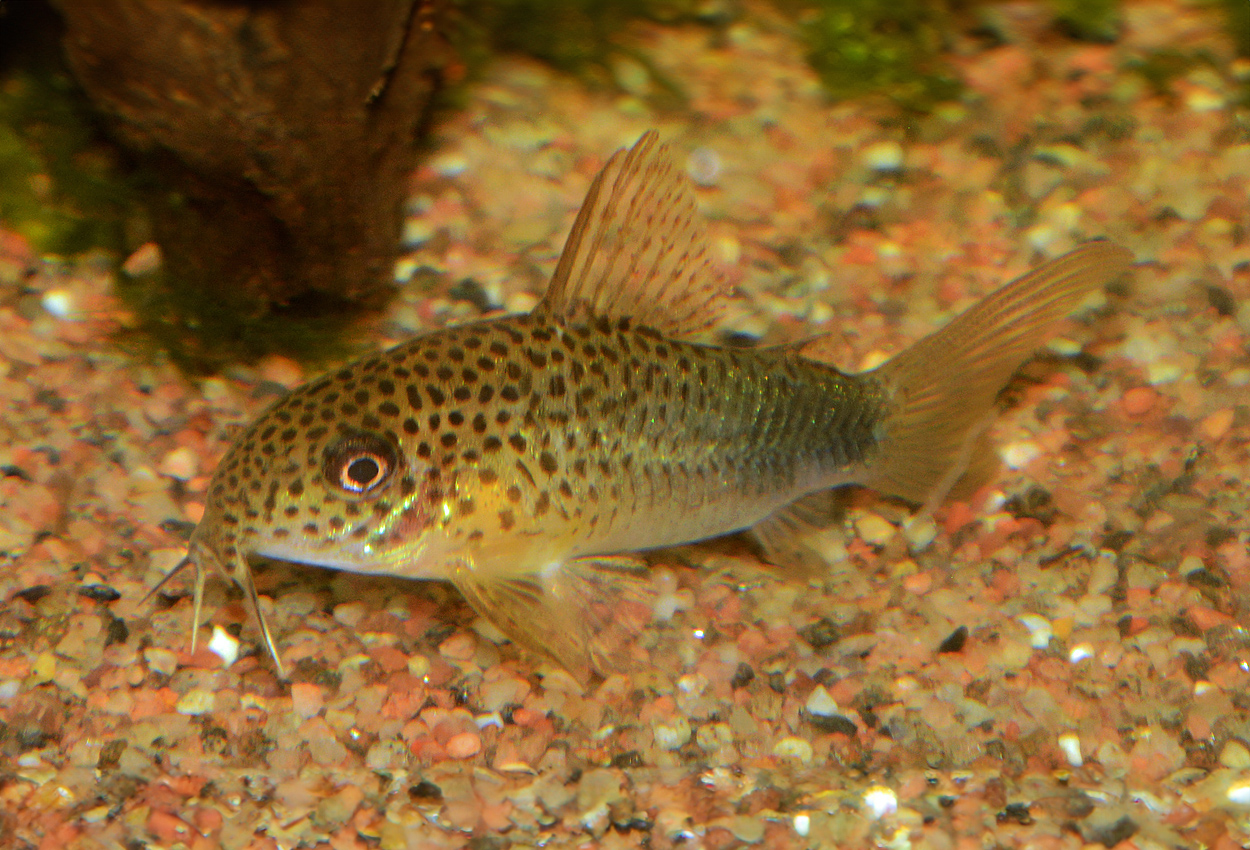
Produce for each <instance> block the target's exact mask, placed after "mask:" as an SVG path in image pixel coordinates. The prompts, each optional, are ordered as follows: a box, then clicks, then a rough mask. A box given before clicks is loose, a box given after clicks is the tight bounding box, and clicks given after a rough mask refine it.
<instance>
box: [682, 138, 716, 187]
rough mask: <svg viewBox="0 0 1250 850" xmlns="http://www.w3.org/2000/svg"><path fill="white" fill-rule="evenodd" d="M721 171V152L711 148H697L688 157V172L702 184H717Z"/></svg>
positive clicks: (694, 179) (696, 181)
mask: <svg viewBox="0 0 1250 850" xmlns="http://www.w3.org/2000/svg"><path fill="white" fill-rule="evenodd" d="M720 171H721V161H720V154H718V153H717V152H716V151H714V150H712V149H711V148H704V147H700V148H695V149H694V150H692V151H691V152H690V156H688V157H686V173H687V174H689V175H690V179H691V180H693V181H694V182H695V183H698V184H699V185H700V186H715V185H716V181H717V178H719V177H720Z"/></svg>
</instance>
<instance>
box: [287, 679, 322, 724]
mask: <svg viewBox="0 0 1250 850" xmlns="http://www.w3.org/2000/svg"><path fill="white" fill-rule="evenodd" d="M322 703H323V700H322V697H321V688H319V687H317V686H316V685H311V684H308V683H307V682H296V683H295V684H293V685H291V708H292V709H293V710H294V711H295V713H296V714H298V715H299V716H300V717H304V718H308V717H315V716H316V715H317V713H318V712H320V711H321V706H322Z"/></svg>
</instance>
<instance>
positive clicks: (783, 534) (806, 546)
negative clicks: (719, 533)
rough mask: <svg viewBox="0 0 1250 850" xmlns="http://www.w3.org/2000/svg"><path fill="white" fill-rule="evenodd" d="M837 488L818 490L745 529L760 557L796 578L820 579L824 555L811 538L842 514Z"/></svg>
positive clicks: (825, 560)
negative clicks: (759, 551) (758, 550)
mask: <svg viewBox="0 0 1250 850" xmlns="http://www.w3.org/2000/svg"><path fill="white" fill-rule="evenodd" d="M843 492H845V491H844V490H842V489H841V488H831V489H828V490H820V491H817V492H815V493H811V494H809V495H807V496H804V497H803V498H801V499H798V500H797V501H794V502H791V503H790V504H788V505H786V506H785V507H784V508H780V509H778V510H776V511H773V513H771V514H769V515H768V516H766V517H765V518H764V519H762V520H760V521H759V522H757V523H756V524H755V525H753V526H751V527H750V528H749V529H747V531H746V532H745V534H746V536H747V537H748V538H749V539H750V540H751V541H753V542H754V543H755V544H756V545H757V546H759V548H760V550H761V552H762V554H763V556H764V559H765V560H766V561H767V562H768V563H769V564H771V565H773V566H775V567H779V568H781V570H782V571H783V572H785V573H786V574H787V576H788V577H790V578H792V579H794V580H796V581H804V582H806V581H809V580H812V579H818V578H822V577H824V576H825V575H826V573H827V572H828V568H829V559H828V557H827V556H826V555H825V554H823V553H822V552H821V550H820V549H819V548H818V546H817V545H816V541H815V538H817V537H819V536H820V535H823V534H827V533H829V530H830V529H831V528H833V527H835V526H836V525H837V524H838V523H839V522H840V521H841V519H842V517H843V516H844V515H845V513H846V509H845V504H844V500H843V498H842V496H841V494H842V493H843Z"/></svg>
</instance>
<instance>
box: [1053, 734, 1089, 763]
mask: <svg viewBox="0 0 1250 850" xmlns="http://www.w3.org/2000/svg"><path fill="white" fill-rule="evenodd" d="M1059 749H1060V750H1062V751H1063V757H1064V758H1066V759H1067V760H1068V764H1070V765H1072V767H1080V766H1081V765H1082V764H1084V763H1085V761H1084V759H1083V758H1082V757H1081V739H1080V738H1079V737H1077V736H1076V735H1074V734H1073V733H1071V732H1066V733H1064V734H1063V735H1060V736H1059Z"/></svg>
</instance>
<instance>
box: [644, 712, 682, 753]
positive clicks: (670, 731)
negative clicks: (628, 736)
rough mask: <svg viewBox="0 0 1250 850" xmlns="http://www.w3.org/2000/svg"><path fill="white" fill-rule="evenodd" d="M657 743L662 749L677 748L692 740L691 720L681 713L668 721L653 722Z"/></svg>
mask: <svg viewBox="0 0 1250 850" xmlns="http://www.w3.org/2000/svg"><path fill="white" fill-rule="evenodd" d="M651 729H652V734H653V735H654V736H655V745H656V746H657V747H659V748H660V749H662V750H677V749H680V748H681V747H682V745H684V744H685V743H686V742H687V741H689V740H690V721H689V720H687V719H686V718H684V717H681V716H680V715H679V716H677V717H674V718H672V719H671V720H669V721H667V722H657V723H654V724H652V727H651Z"/></svg>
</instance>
